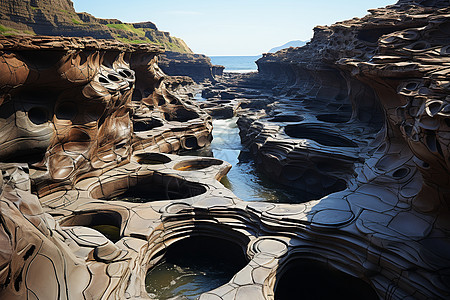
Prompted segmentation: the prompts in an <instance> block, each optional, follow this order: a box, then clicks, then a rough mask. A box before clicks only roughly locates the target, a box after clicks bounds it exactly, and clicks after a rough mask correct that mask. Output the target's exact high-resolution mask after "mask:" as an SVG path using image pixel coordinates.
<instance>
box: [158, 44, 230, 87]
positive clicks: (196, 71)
mask: <svg viewBox="0 0 450 300" xmlns="http://www.w3.org/2000/svg"><path fill="white" fill-rule="evenodd" d="M159 65H160V67H161V69H162V70H163V71H164V72H165V73H166V74H168V75H172V76H189V77H191V78H192V79H194V80H195V81H197V82H202V81H204V80H209V81H212V82H214V81H215V77H216V76H222V75H223V70H224V68H225V67H223V66H215V65H212V64H211V59H210V58H209V57H207V56H206V55H203V54H189V53H179V52H173V51H166V52H165V53H164V54H163V55H161V60H160V62H159Z"/></svg>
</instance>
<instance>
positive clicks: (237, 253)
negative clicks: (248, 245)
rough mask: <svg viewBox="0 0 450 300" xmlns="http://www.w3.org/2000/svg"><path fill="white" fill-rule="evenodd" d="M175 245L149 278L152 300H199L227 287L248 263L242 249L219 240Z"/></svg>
mask: <svg viewBox="0 0 450 300" xmlns="http://www.w3.org/2000/svg"><path fill="white" fill-rule="evenodd" d="M173 246H174V247H173ZM173 246H171V247H169V250H168V251H167V253H166V254H165V256H164V259H163V261H161V262H160V263H158V264H157V265H156V266H155V267H153V268H152V269H151V270H150V271H149V272H148V273H147V276H146V278H145V286H146V290H147V293H148V295H149V296H150V298H152V299H170V298H172V297H175V296H182V297H183V298H176V299H197V298H198V297H199V296H200V294H202V293H205V292H208V291H210V290H213V289H215V288H217V287H219V286H222V285H224V284H226V283H227V282H228V281H230V279H231V278H232V277H233V276H234V274H236V273H237V272H238V271H239V270H240V269H241V268H243V267H244V266H245V264H246V263H247V261H246V259H245V256H244V252H243V251H242V249H241V248H240V247H239V246H237V245H235V244H234V243H230V242H227V241H224V240H220V239H217V238H205V237H191V238H188V239H185V240H182V241H181V242H177V243H176V244H175V245H173Z"/></svg>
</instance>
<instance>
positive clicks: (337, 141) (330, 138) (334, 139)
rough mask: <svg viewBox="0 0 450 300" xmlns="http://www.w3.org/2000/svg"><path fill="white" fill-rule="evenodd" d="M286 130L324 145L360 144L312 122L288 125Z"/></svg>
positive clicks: (345, 145) (297, 136) (298, 136)
mask: <svg viewBox="0 0 450 300" xmlns="http://www.w3.org/2000/svg"><path fill="white" fill-rule="evenodd" d="M284 132H285V133H286V134H287V135H288V136H290V137H293V138H298V139H310V140H313V141H315V142H317V143H319V144H322V145H324V146H330V147H357V146H358V145H357V144H356V143H355V142H353V141H351V140H349V139H347V138H345V137H341V136H338V135H337V134H333V133H332V131H331V130H330V129H329V128H326V127H316V126H314V127H313V126H311V124H294V125H287V126H286V127H285V129H284Z"/></svg>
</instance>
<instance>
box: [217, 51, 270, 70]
mask: <svg viewBox="0 0 450 300" xmlns="http://www.w3.org/2000/svg"><path fill="white" fill-rule="evenodd" d="M261 57H262V56H261V55H257V56H210V58H211V62H212V64H213V65H221V66H224V67H225V70H224V72H230V73H249V72H256V71H257V70H258V67H257V66H256V63H255V61H257V60H258V59H259V58H261Z"/></svg>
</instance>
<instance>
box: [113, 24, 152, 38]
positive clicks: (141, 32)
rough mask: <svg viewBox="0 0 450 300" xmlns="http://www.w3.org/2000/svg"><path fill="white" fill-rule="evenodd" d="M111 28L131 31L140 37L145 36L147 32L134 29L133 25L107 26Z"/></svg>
mask: <svg viewBox="0 0 450 300" xmlns="http://www.w3.org/2000/svg"><path fill="white" fill-rule="evenodd" d="M106 26H107V27H109V28H114V29H119V30H125V31H131V32H133V33H135V34H137V35H139V36H145V31H144V30H143V29H142V28H134V26H133V25H131V24H106Z"/></svg>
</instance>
